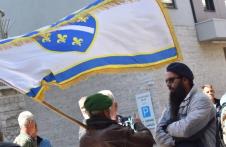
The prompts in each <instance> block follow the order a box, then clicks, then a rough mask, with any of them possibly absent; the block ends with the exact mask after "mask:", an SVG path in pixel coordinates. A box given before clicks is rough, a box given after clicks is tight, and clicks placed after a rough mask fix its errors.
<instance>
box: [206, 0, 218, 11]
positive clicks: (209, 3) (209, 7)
mask: <svg viewBox="0 0 226 147" xmlns="http://www.w3.org/2000/svg"><path fill="white" fill-rule="evenodd" d="M204 2H205V4H203V6H204V11H209V12H215V11H216V8H215V4H214V0H204Z"/></svg>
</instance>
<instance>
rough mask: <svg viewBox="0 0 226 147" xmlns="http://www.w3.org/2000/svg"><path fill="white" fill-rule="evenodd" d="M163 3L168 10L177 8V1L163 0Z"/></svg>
mask: <svg viewBox="0 0 226 147" xmlns="http://www.w3.org/2000/svg"><path fill="white" fill-rule="evenodd" d="M162 3H163V4H164V6H165V7H167V8H176V5H175V0H162Z"/></svg>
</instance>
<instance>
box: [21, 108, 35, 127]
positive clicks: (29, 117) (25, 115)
mask: <svg viewBox="0 0 226 147" xmlns="http://www.w3.org/2000/svg"><path fill="white" fill-rule="evenodd" d="M31 121H34V115H33V114H32V113H31V112H29V111H23V112H21V113H20V114H19V116H18V123H19V126H20V128H23V127H26V126H27V125H28V124H29V122H31Z"/></svg>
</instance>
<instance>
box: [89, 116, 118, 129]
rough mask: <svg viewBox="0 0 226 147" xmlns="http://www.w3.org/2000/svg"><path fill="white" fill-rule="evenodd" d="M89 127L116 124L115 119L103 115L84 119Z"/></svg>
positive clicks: (104, 126) (99, 127)
mask: <svg viewBox="0 0 226 147" xmlns="http://www.w3.org/2000/svg"><path fill="white" fill-rule="evenodd" d="M86 123H87V126H88V128H89V129H104V128H107V127H108V126H110V125H112V124H117V122H116V121H114V120H111V119H108V118H105V117H92V118H90V119H87V121H86Z"/></svg>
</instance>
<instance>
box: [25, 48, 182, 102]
mask: <svg viewBox="0 0 226 147" xmlns="http://www.w3.org/2000/svg"><path fill="white" fill-rule="evenodd" d="M174 58H178V53H177V49H176V48H175V47H172V48H169V49H166V50H163V51H160V52H156V53H152V54H145V55H136V56H110V57H103V58H96V59H92V60H89V61H86V62H83V63H81V64H79V65H76V66H74V67H72V68H70V69H68V70H66V71H64V72H61V73H58V74H56V75H53V74H52V73H51V74H49V75H47V76H46V77H44V78H43V80H42V81H45V83H51V82H54V83H55V85H58V86H60V85H64V84H66V83H67V82H68V81H72V80H74V79H76V78H77V77H80V76H82V75H83V74H85V73H88V72H93V71H94V72H95V71H97V70H98V71H99V70H104V69H111V68H114V69H117V70H120V69H122V68H130V67H131V68H134V67H138V68H139V67H148V66H150V64H151V65H153V64H155V63H159V62H166V61H168V60H169V59H174ZM42 83H43V82H42ZM47 85H48V84H47ZM43 88H44V86H43V85H41V86H39V87H37V88H32V89H31V90H30V91H29V92H28V93H27V95H28V96H30V97H34V98H35V99H39V98H38V97H40V93H41V92H42V91H43Z"/></svg>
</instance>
